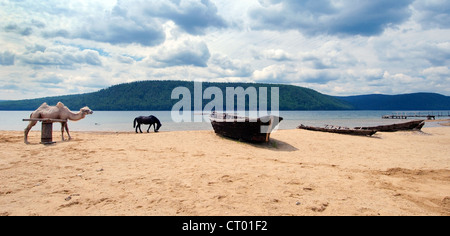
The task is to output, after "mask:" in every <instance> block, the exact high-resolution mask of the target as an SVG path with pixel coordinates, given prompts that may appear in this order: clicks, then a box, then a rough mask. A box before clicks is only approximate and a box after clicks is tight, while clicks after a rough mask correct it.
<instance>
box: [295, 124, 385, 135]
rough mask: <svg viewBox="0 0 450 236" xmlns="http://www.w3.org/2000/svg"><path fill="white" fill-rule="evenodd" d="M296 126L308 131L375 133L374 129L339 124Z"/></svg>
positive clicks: (355, 133)
mask: <svg viewBox="0 0 450 236" xmlns="http://www.w3.org/2000/svg"><path fill="white" fill-rule="evenodd" d="M297 128H298V129H305V130H310V131H320V132H328V133H336V134H349V135H359V136H372V135H374V134H376V133H377V131H376V130H362V129H350V128H347V127H341V126H336V127H335V126H330V125H327V126H326V127H325V128H321V127H313V126H305V125H300V126H299V127H297Z"/></svg>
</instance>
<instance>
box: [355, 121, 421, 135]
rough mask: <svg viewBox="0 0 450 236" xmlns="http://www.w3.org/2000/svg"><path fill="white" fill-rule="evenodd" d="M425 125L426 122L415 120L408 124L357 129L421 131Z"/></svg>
mask: <svg viewBox="0 0 450 236" xmlns="http://www.w3.org/2000/svg"><path fill="white" fill-rule="evenodd" d="M424 125H425V120H414V121H410V122H406V123H399V124H392V125H381V126H375V127H356V128H355V129H362V130H376V131H379V132H397V131H419V130H421V129H422V128H423V126H424Z"/></svg>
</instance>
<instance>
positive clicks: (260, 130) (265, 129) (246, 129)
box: [210, 112, 283, 142]
mask: <svg viewBox="0 0 450 236" xmlns="http://www.w3.org/2000/svg"><path fill="white" fill-rule="evenodd" d="M210 120H211V125H212V127H213V128H214V131H215V132H216V134H219V135H222V136H225V137H228V138H232V139H237V140H241V141H246V142H269V139H270V134H271V133H272V131H273V130H274V128H275V127H276V126H277V125H278V124H279V123H280V122H281V121H282V120H283V118H282V117H278V116H265V117H261V118H254V119H253V118H248V117H240V116H236V115H230V114H225V113H216V112H213V113H212V114H211V116H210Z"/></svg>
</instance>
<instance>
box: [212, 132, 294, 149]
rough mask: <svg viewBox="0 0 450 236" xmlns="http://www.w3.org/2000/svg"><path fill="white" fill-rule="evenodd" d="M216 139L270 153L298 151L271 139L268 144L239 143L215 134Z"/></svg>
mask: <svg viewBox="0 0 450 236" xmlns="http://www.w3.org/2000/svg"><path fill="white" fill-rule="evenodd" d="M216 135H217V137H219V138H222V139H224V140H228V141H230V142H236V143H239V144H243V145H248V146H252V147H255V148H261V149H267V150H270V151H275V152H295V151H298V149H297V148H296V147H294V146H292V145H290V144H289V143H286V142H283V141H280V140H277V139H274V138H271V139H270V141H269V142H267V143H252V142H245V141H241V140H236V139H232V138H228V137H224V136H221V135H218V134H216Z"/></svg>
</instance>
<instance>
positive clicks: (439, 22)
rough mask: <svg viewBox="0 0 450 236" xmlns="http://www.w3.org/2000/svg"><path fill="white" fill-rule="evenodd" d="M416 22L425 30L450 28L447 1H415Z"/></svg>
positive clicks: (449, 13)
mask: <svg viewBox="0 0 450 236" xmlns="http://www.w3.org/2000/svg"><path fill="white" fill-rule="evenodd" d="M413 7H414V9H415V10H417V21H418V22H420V23H421V24H422V25H423V26H424V27H425V28H441V29H448V28H450V4H449V2H448V1H447V0H428V1H416V2H415V3H414V4H413Z"/></svg>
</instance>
